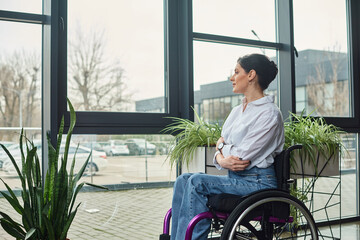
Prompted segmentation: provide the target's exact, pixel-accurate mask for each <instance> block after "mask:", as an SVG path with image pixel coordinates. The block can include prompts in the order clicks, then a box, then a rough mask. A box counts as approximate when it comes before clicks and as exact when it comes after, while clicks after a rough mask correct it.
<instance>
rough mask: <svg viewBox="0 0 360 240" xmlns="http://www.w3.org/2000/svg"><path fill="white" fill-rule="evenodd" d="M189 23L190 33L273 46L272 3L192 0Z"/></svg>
mask: <svg viewBox="0 0 360 240" xmlns="http://www.w3.org/2000/svg"><path fill="white" fill-rule="evenodd" d="M259 6H261V7H259ZM193 23H194V27H193V29H194V32H202V33H210V34H216V35H225V36H232V37H240V38H247V39H254V40H263V41H271V42H275V40H276V37H275V36H276V34H275V1H262V0H255V1H254V0H253V1H247V0H241V1H238V0H230V1H229V0H228V1H221V0H194V1H193Z"/></svg>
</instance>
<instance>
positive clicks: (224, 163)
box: [216, 154, 251, 172]
mask: <svg viewBox="0 0 360 240" xmlns="http://www.w3.org/2000/svg"><path fill="white" fill-rule="evenodd" d="M216 157H217V158H216V161H217V162H218V164H219V165H220V166H221V167H223V168H226V169H230V170H231V171H235V172H236V171H242V170H244V169H245V168H247V167H248V166H249V165H250V163H251V162H250V161H249V160H240V158H238V157H235V156H233V155H230V156H228V157H224V156H223V155H222V154H218V155H217V156H216Z"/></svg>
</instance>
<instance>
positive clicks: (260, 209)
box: [159, 145, 318, 240]
mask: <svg viewBox="0 0 360 240" xmlns="http://www.w3.org/2000/svg"><path fill="white" fill-rule="evenodd" d="M301 148H302V146H301V145H293V146H291V147H289V148H288V149H286V150H284V151H282V152H281V153H280V154H279V155H278V156H276V158H275V161H274V165H275V171H276V177H277V182H278V188H277V189H265V190H260V191H257V192H254V193H252V194H249V195H247V196H243V197H240V196H236V195H232V194H217V195H212V196H208V207H209V211H207V212H203V213H200V214H198V215H196V216H195V217H194V218H193V219H192V220H191V221H190V223H189V224H188V227H187V230H186V235H185V240H191V238H192V232H193V230H194V228H195V226H196V224H197V223H198V222H199V221H201V220H202V219H209V218H211V219H213V221H212V222H215V229H219V224H220V222H222V223H224V224H223V225H224V228H223V230H222V233H221V239H223V240H225V239H236V238H234V237H235V235H237V234H238V232H237V231H239V230H237V229H239V226H240V225H242V226H245V228H247V229H248V230H249V231H250V232H251V235H252V236H254V237H256V239H264V240H266V239H273V236H274V235H275V234H276V232H275V231H278V230H277V229H276V228H275V227H276V226H283V225H285V224H289V223H290V224H292V223H293V222H294V217H293V216H291V215H290V206H292V207H296V209H297V211H299V212H301V214H302V215H301V216H303V217H304V218H305V220H306V221H307V222H308V224H307V225H306V226H305V227H308V228H309V233H310V234H311V239H312V240H317V239H318V234H317V228H316V225H315V221H314V219H313V217H312V215H311V213H310V212H309V210H308V209H307V207H306V206H305V205H304V204H303V203H302V202H301V201H300V200H298V199H296V198H295V197H293V196H291V195H290V193H289V186H290V184H291V183H293V182H294V180H292V179H290V153H291V151H293V150H295V149H301ZM219 197H221V198H222V199H224V201H225V202H226V201H227V200H230V198H233V199H234V198H235V199H236V200H237V201H235V202H234V201H232V202H231V203H232V205H233V206H230V209H231V210H230V211H231V212H229V210H228V209H226V210H224V208H222V207H223V204H217V202H216V201H217V198H219ZM222 203H223V202H222ZM217 205H221V206H217ZM268 211H270V212H271V213H269V212H268ZM170 219H171V209H169V210H168V212H167V213H166V215H165V218H164V225H163V233H162V234H161V235H160V238H159V239H160V240H169V239H170ZM250 221H251V222H253V221H255V222H259V223H260V225H261V229H260V230H259V231H258V230H257V229H255V228H254V227H253V226H251V224H250ZM212 225H214V224H212ZM305 234H306V236H307V233H306V232H305ZM306 236H305V237H306ZM305 237H304V238H303V239H306V238H305ZM240 239H253V238H246V237H244V238H240ZM276 239H278V238H276ZM280 239H281V238H280ZM291 239H292V238H291Z"/></svg>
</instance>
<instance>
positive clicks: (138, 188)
mask: <svg viewBox="0 0 360 240" xmlns="http://www.w3.org/2000/svg"><path fill="white" fill-rule="evenodd" d="M171 140H172V136H170V135H73V137H72V143H73V144H74V145H77V144H78V143H79V148H80V149H82V150H83V151H84V152H86V153H84V154H79V153H77V155H76V164H75V170H76V169H77V167H76V166H77V165H78V166H81V165H82V164H83V163H84V160H85V159H86V157H87V156H88V155H89V153H90V151H91V150H92V158H91V159H90V163H89V166H91V167H89V168H88V169H87V170H86V173H85V176H84V177H83V178H82V179H81V180H80V181H81V182H83V181H85V182H89V183H94V184H99V185H103V186H107V187H109V188H110V189H111V190H112V191H101V192H98V191H93V190H94V189H92V188H86V187H85V188H84V190H85V191H83V192H81V193H80V194H79V197H78V201H81V202H82V205H81V206H80V209H79V211H78V213H77V216H76V218H75V220H74V223H73V225H72V228H71V229H70V232H69V235H68V237H69V239H81V238H84V234H86V236H91V238H92V239H105V238H108V239H131V238H133V237H134V236H136V238H137V239H155V238H157V237H158V236H159V233H160V232H161V231H162V225H163V224H162V223H163V217H164V214H165V213H166V212H167V210H168V209H169V208H170V207H171V199H172V197H171V196H172V185H173V184H172V183H173V181H175V178H176V167H173V168H172V169H171V168H170V164H169V162H167V161H166V157H167V153H168V151H169V147H170V141H171ZM72 156H73V155H71V156H70V159H72ZM140 215H141V219H142V220H141V221H139V217H138V216H140ZM124 216H127V217H124ZM84 226H86V227H84ZM115 226H116V227H115ZM140 229H141V230H140Z"/></svg>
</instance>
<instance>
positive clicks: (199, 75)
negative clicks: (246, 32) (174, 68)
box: [194, 41, 277, 123]
mask: <svg viewBox="0 0 360 240" xmlns="http://www.w3.org/2000/svg"><path fill="white" fill-rule="evenodd" d="M264 52H265V54H266V55H267V56H269V57H270V58H271V59H272V60H273V61H274V62H277V55H276V51H275V50H270V49H266V50H265V49H262V48H250V47H243V46H235V45H227V44H217V43H209V42H202V41H194V90H195V91H198V92H199V94H198V95H199V96H200V99H199V98H198V101H199V102H201V103H203V104H204V107H203V109H204V112H203V114H206V113H209V116H207V115H204V119H206V120H207V121H210V122H220V123H222V122H223V120H224V119H225V118H226V117H227V115H228V114H229V113H230V111H231V109H229V108H227V111H225V109H223V108H221V109H220V108H219V103H218V101H219V99H223V98H229V99H230V97H231V98H232V99H233V100H232V106H231V107H234V106H236V105H238V104H240V103H241V99H242V97H243V96H242V95H238V94H235V93H233V92H232V86H231V82H230V80H229V79H230V77H231V76H232V74H233V72H234V68H235V66H236V64H237V60H238V58H239V57H240V56H243V55H246V54H250V53H264ZM209 56H211V57H209ZM266 92H267V93H270V94H277V78H276V79H275V80H274V81H273V82H272V83H271V84H270V86H269V88H268V89H267V90H266ZM205 99H207V100H205ZM207 108H208V109H207Z"/></svg>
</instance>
